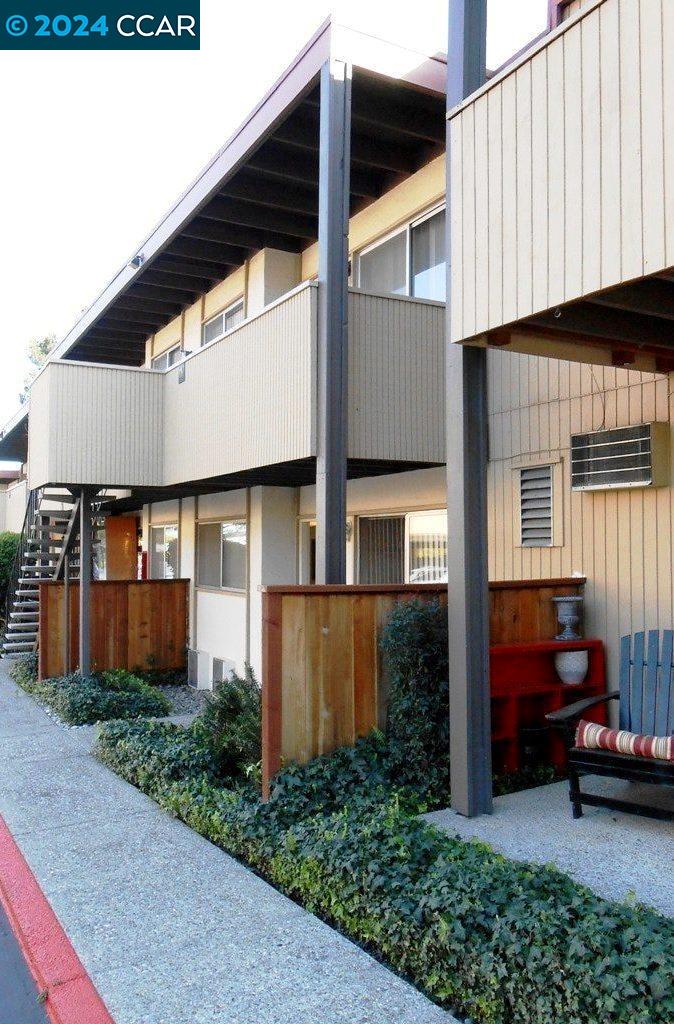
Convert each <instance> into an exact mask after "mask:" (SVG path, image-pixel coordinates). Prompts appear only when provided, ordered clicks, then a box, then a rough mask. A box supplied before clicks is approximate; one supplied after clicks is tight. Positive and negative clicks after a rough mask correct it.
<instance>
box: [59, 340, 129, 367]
mask: <svg viewBox="0 0 674 1024" xmlns="http://www.w3.org/2000/svg"><path fill="white" fill-rule="evenodd" d="M144 358H145V350H144V349H123V348H115V347H114V346H113V347H109V346H104V345H96V346H89V345H77V346H76V347H75V348H74V349H73V350H72V352H70V353H69V354H68V359H73V360H78V361H79V362H84V363H99V362H108V363H113V364H114V363H117V364H120V365H123V366H139V365H140V363H142V362H143V359H144Z"/></svg>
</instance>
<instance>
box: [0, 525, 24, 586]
mask: <svg viewBox="0 0 674 1024" xmlns="http://www.w3.org/2000/svg"><path fill="white" fill-rule="evenodd" d="M19 540H20V535H19V534H18V533H11V532H10V531H9V530H3V532H2V533H0V594H2V595H3V596H4V594H5V591H6V590H7V587H8V586H9V577H10V575H11V572H12V566H13V565H14V559H15V557H16V552H17V548H18V547H19Z"/></svg>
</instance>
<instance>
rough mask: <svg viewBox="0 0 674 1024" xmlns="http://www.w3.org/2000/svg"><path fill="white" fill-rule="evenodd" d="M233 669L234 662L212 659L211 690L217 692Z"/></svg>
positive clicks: (225, 659)
mask: <svg viewBox="0 0 674 1024" xmlns="http://www.w3.org/2000/svg"><path fill="white" fill-rule="evenodd" d="M235 668H236V666H235V664H234V662H233V661H229V659H228V658H213V689H214V690H217V688H218V686H219V685H220V683H224V681H225V679H228V678H229V677H230V675H231V674H232V672H234V670H235Z"/></svg>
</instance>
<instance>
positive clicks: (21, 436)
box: [0, 402, 28, 462]
mask: <svg viewBox="0 0 674 1024" xmlns="http://www.w3.org/2000/svg"><path fill="white" fill-rule="evenodd" d="M27 458H28V403H27V402H26V403H25V404H24V405H22V406H21V407H20V409H18V410H17V412H16V413H15V414H14V415H13V416H12V418H11V420H9V422H8V423H6V424H5V426H4V427H3V428H2V431H0V460H2V461H5V460H6V461H7V462H25V461H26V460H27Z"/></svg>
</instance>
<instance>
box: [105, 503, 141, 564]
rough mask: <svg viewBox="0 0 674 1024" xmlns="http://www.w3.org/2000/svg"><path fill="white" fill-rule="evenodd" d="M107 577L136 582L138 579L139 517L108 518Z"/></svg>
mask: <svg viewBox="0 0 674 1024" xmlns="http://www.w3.org/2000/svg"><path fill="white" fill-rule="evenodd" d="M105 575H106V579H109V580H135V579H136V578H137V576H138V517H137V516H108V517H107V518H106V520H105Z"/></svg>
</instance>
